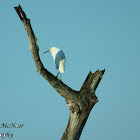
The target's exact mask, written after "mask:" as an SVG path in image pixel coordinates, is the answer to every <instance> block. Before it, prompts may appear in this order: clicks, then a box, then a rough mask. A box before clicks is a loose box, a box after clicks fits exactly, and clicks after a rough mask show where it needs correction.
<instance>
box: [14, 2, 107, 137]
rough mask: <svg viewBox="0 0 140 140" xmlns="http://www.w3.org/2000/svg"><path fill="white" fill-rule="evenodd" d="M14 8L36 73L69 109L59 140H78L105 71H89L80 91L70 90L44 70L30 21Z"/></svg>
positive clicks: (94, 101) (96, 100)
mask: <svg viewBox="0 0 140 140" xmlns="http://www.w3.org/2000/svg"><path fill="white" fill-rule="evenodd" d="M14 8H15V10H16V12H17V14H18V16H19V17H20V19H21V21H22V23H23V25H24V28H25V30H26V32H27V36H28V40H29V49H30V51H31V53H32V56H33V59H34V62H35V64H36V68H37V71H38V72H39V73H40V74H41V75H42V76H43V77H44V78H45V79H46V80H47V81H48V82H49V83H50V85H52V86H53V87H54V88H55V90H56V91H57V92H58V93H59V94H60V95H61V96H62V97H64V98H65V100H66V102H67V105H68V107H69V109H70V117H69V122H68V125H67V127H66V130H65V132H64V133H63V136H62V139H61V140H79V138H80V135H81V133H82V130H83V128H84V126H85V124H86V121H87V119H88V116H89V113H90V111H91V109H92V108H93V106H94V105H95V104H96V103H97V102H98V99H97V97H96V95H95V90H96V88H97V86H98V84H99V82H100V80H101V79H102V76H103V74H104V72H105V70H97V71H96V72H95V73H92V72H91V71H90V72H89V74H88V76H87V78H86V80H85V82H84V84H83V86H82V87H81V89H80V91H75V90H73V89H71V88H70V87H69V86H67V85H66V84H64V83H63V82H62V81H60V80H59V79H57V77H55V76H54V75H53V74H52V73H50V72H49V71H48V70H46V69H45V68H44V66H43V64H42V62H41V60H40V57H39V47H38V45H37V38H36V37H35V34H34V32H33V30H32V27H31V24H30V20H29V19H28V18H27V17H26V14H25V13H24V11H23V10H22V8H21V6H20V5H19V6H18V7H14Z"/></svg>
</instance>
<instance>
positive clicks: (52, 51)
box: [43, 47, 60, 54]
mask: <svg viewBox="0 0 140 140" xmlns="http://www.w3.org/2000/svg"><path fill="white" fill-rule="evenodd" d="M58 51H60V49H59V48H56V47H52V48H50V49H49V50H48V51H46V52H44V53H47V52H51V53H56V52H58ZM44 53H43V54H44Z"/></svg>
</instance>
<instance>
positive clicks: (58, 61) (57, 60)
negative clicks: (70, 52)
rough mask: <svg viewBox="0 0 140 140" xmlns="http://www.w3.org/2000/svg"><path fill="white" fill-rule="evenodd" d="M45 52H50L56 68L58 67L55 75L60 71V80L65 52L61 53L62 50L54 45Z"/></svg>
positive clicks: (63, 67)
mask: <svg viewBox="0 0 140 140" xmlns="http://www.w3.org/2000/svg"><path fill="white" fill-rule="evenodd" d="M47 52H51V54H52V57H53V60H54V64H55V66H56V69H59V72H58V74H57V76H58V75H59V73H60V80H61V73H64V71H65V61H66V59H65V54H64V53H63V51H62V50H61V49H59V48H56V47H52V48H50V50H48V51H46V52H44V53H47ZM44 53H43V54H44ZM57 76H56V77H57Z"/></svg>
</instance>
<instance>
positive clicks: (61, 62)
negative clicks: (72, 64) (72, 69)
mask: <svg viewBox="0 0 140 140" xmlns="http://www.w3.org/2000/svg"><path fill="white" fill-rule="evenodd" d="M59 71H60V73H64V71H65V59H62V60H61V61H60V63H59Z"/></svg>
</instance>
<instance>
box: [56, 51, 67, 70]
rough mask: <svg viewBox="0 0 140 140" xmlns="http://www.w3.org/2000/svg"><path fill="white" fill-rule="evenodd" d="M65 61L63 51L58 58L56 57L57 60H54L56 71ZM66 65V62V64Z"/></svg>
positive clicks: (57, 55) (58, 54)
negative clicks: (62, 61)
mask: <svg viewBox="0 0 140 140" xmlns="http://www.w3.org/2000/svg"><path fill="white" fill-rule="evenodd" d="M63 59H65V55H64V53H63V51H62V50H60V51H59V52H58V53H57V54H56V56H55V60H54V63H55V66H56V69H59V64H60V61H61V60H63ZM64 63H65V62H64Z"/></svg>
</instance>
